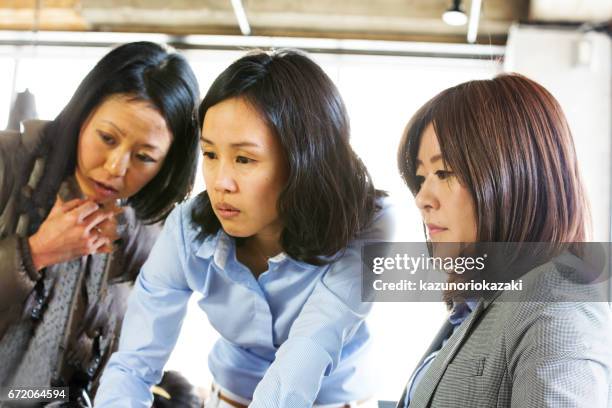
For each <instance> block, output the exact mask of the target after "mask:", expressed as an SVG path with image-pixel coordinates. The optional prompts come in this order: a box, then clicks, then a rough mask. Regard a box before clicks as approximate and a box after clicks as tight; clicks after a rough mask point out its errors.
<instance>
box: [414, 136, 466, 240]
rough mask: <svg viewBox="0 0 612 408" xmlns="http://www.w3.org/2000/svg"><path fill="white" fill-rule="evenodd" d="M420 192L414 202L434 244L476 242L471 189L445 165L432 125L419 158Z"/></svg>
mask: <svg viewBox="0 0 612 408" xmlns="http://www.w3.org/2000/svg"><path fill="white" fill-rule="evenodd" d="M416 175H417V179H418V180H419V182H420V189H419V192H418V193H417V195H416V197H415V200H416V204H417V206H418V207H419V210H420V211H421V215H422V217H423V222H424V223H425V224H426V225H427V234H428V236H429V239H430V240H431V241H433V242H463V243H472V242H476V236H477V233H476V230H477V223H476V211H475V206H474V200H473V198H472V196H471V194H470V192H469V191H468V189H467V188H466V187H465V186H463V185H461V183H459V180H458V179H457V177H456V176H455V173H454V172H453V169H451V168H449V167H448V166H446V165H445V163H444V161H443V159H442V152H441V151H440V144H439V143H438V137H437V136H436V133H435V131H434V128H433V126H432V125H431V124H430V125H429V126H427V128H426V129H425V131H424V132H423V136H422V138H421V145H420V146H419V152H418V157H417V171H416Z"/></svg>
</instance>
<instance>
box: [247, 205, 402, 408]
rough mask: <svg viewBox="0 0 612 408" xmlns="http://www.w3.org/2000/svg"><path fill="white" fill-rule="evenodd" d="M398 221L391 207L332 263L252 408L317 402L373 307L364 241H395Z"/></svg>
mask: <svg viewBox="0 0 612 408" xmlns="http://www.w3.org/2000/svg"><path fill="white" fill-rule="evenodd" d="M393 220H394V218H393V217H392V216H391V211H390V209H389V208H383V209H382V210H381V211H380V212H379V213H378V214H377V215H376V219H375V221H374V223H373V225H372V226H371V227H370V228H369V229H368V230H367V231H365V232H363V233H362V234H361V235H360V236H359V237H358V240H355V241H353V242H352V243H351V244H350V245H349V247H347V249H346V251H345V252H344V254H343V255H342V257H341V258H340V259H338V260H337V261H336V262H334V263H333V264H332V265H331V266H330V269H329V271H328V272H327V273H326V274H325V276H324V277H323V279H322V280H321V281H320V282H319V283H318V284H317V285H316V287H315V289H314V291H313V293H312V294H311V295H310V297H309V298H308V301H307V302H306V304H305V305H304V307H303V309H302V311H301V312H300V315H299V316H298V317H297V319H296V320H295V322H294V323H293V325H292V326H291V330H290V332H289V337H288V339H287V340H286V341H285V342H284V343H283V344H282V345H281V347H280V348H279V350H278V352H277V353H276V358H275V360H274V362H273V363H272V364H271V365H270V367H269V369H268V370H267V372H266V374H265V376H264V377H263V379H262V380H261V382H260V383H259V385H258V386H257V388H256V389H255V393H254V395H253V402H252V403H251V405H250V407H251V408H263V407H292V408H301V407H311V406H312V405H313V403H314V401H315V400H316V397H317V394H318V392H319V388H320V386H321V381H322V379H323V376H326V375H329V374H330V373H331V372H332V371H333V370H334V368H335V367H337V365H338V362H339V360H340V355H341V352H342V348H343V346H344V345H345V344H346V343H347V342H348V341H349V340H350V339H351V338H352V337H353V335H354V334H355V332H356V331H357V329H358V328H359V327H360V325H361V324H362V323H363V321H364V319H365V318H366V316H367V314H368V313H369V311H370V309H371V306H372V304H371V303H366V302H362V301H361V269H362V265H361V247H362V245H363V244H364V242H365V241H385V240H390V239H391V237H392V233H393V224H394V222H393Z"/></svg>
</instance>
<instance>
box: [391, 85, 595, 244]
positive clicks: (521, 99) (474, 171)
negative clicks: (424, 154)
mask: <svg viewBox="0 0 612 408" xmlns="http://www.w3.org/2000/svg"><path fill="white" fill-rule="evenodd" d="M429 124H433V127H434V130H435V133H436V136H437V138H438V142H439V144H440V150H441V153H442V157H443V160H444V163H445V165H447V166H449V167H450V168H451V169H453V172H454V173H455V174H456V176H457V178H458V180H459V182H460V183H461V184H462V185H464V186H465V187H466V188H467V189H468V190H469V192H470V193H471V195H472V197H473V199H474V203H475V211H476V214H475V215H476V220H477V241H480V242H550V243H558V244H561V243H570V242H582V241H585V240H586V239H587V236H588V229H589V226H590V214H589V207H588V203H587V200H586V194H585V191H584V187H583V184H582V181H581V178H580V174H579V170H578V164H577V159H576V153H575V149H574V143H573V140H572V135H571V132H570V129H569V126H568V124H567V121H566V119H565V116H564V114H563V112H562V110H561V107H560V106H559V103H558V102H557V101H556V100H555V98H554V97H553V96H552V95H551V94H550V93H549V92H548V91H547V90H546V89H545V88H544V87H542V86H541V85H539V84H538V83H536V82H534V81H532V80H530V79H528V78H526V77H524V76H522V75H518V74H502V75H499V76H497V77H495V78H493V79H490V80H479V81H470V82H465V83H463V84H460V85H457V86H455V87H453V88H449V89H447V90H445V91H442V92H441V93H439V94H438V95H437V96H435V97H434V98H432V99H431V100H429V101H428V102H427V103H426V104H425V105H423V107H421V108H420V109H419V110H418V111H417V113H416V114H415V115H414V116H413V117H412V119H411V120H410V122H409V123H408V125H407V127H406V130H405V132H404V135H403V137H402V140H401V143H400V146H399V151H398V166H399V171H400V173H401V176H402V178H403V179H404V181H405V182H406V184H407V185H408V187H409V188H410V190H411V191H412V194H413V195H416V194H417V193H418V191H419V183H418V181H417V177H416V169H417V155H418V150H419V146H420V143H421V138H422V135H423V131H424V130H425V128H426V127H427V126H428V125H429Z"/></svg>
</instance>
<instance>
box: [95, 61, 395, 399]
mask: <svg viewBox="0 0 612 408" xmlns="http://www.w3.org/2000/svg"><path fill="white" fill-rule="evenodd" d="M199 117H200V123H201V125H202V136H201V142H202V143H201V145H202V146H201V147H202V152H203V155H204V157H203V159H204V165H203V167H204V178H205V182H206V191H205V192H203V193H202V194H200V195H199V196H197V197H196V198H194V199H193V200H191V201H189V202H187V203H185V204H183V205H181V206H179V207H178V208H176V209H175V210H174V211H173V213H172V214H171V215H170V216H169V218H168V220H167V221H166V224H165V227H164V230H163V232H162V234H161V236H160V238H159V240H158V241H157V243H156V245H155V247H154V249H153V251H152V253H151V256H150V257H149V259H148V261H147V263H146V264H145V266H144V267H143V270H142V272H141V274H140V275H139V278H138V281H137V283H136V285H135V289H134V292H133V293H132V296H131V298H130V302H129V306H128V312H127V316H126V319H125V324H124V327H123V332H122V333H123V335H122V338H121V343H120V348H119V351H118V352H117V353H115V354H114V355H113V357H112V358H111V361H110V363H109V365H108V368H107V370H106V371H105V373H104V376H103V379H102V384H101V387H100V391H99V392H98V399H97V400H96V402H97V404H96V405H97V406H104V407H106V406H112V407H118V406H126V407H127V406H130V407H136V406H139V407H140V406H142V407H146V406H150V403H151V393H150V391H149V389H150V387H151V385H153V384H155V383H156V382H157V381H159V378H160V377H161V373H162V369H163V366H164V364H165V363H166V360H167V358H168V355H169V354H170V352H171V351H172V348H173V346H174V344H175V341H176V338H177V336H178V334H179V331H180V327H181V322H182V319H183V317H184V314H185V311H186V307H187V301H188V299H189V297H190V296H191V294H192V293H193V292H197V293H198V294H200V296H201V299H200V301H199V305H200V306H201V307H202V309H203V310H204V311H205V312H206V314H207V316H208V319H209V320H210V323H211V324H212V325H213V326H214V327H215V328H216V329H217V330H218V331H219V333H220V334H221V338H220V340H219V341H218V342H217V343H216V344H215V346H214V347H213V349H212V351H211V353H210V355H209V359H208V364H209V368H210V370H211V372H212V374H213V377H214V382H215V384H214V392H213V395H212V397H211V400H210V401H209V403H208V404H207V405H206V406H207V407H209V406H213V407H243V406H247V405H249V406H250V407H291V408H299V407H311V406H313V405H314V406H325V407H330V408H331V407H344V406H350V404H353V406H355V405H359V404H360V403H361V404H362V405H363V406H365V404H363V401H364V400H367V399H368V398H370V397H371V396H372V394H373V389H372V381H371V377H370V374H369V373H370V372H371V370H368V366H367V358H366V357H367V350H368V346H369V343H370V335H369V332H368V329H367V326H366V324H365V323H364V319H365V317H366V316H367V314H368V312H369V310H370V304H368V303H365V302H362V301H361V243H362V242H363V241H365V240H389V239H390V236H391V230H392V228H391V222H390V219H389V216H388V211H387V209H386V205H385V203H384V202H383V200H382V196H383V195H384V194H383V193H381V192H379V191H377V190H375V188H374V186H373V185H372V182H371V180H370V177H369V175H368V172H367V170H366V168H365V167H364V165H363V163H362V162H361V161H360V160H359V158H358V157H357V156H356V154H355V153H354V152H353V151H352V149H351V147H350V145H349V140H348V139H349V123H348V117H347V114H346V110H345V107H344V104H343V102H342V99H341V97H340V95H339V93H338V91H337V89H336V87H335V86H334V85H333V83H332V81H331V80H330V79H329V77H328V76H327V75H326V74H325V73H324V72H323V70H322V69H321V68H320V67H319V66H317V65H316V64H315V63H314V62H312V61H311V60H310V59H309V58H307V57H306V56H304V55H303V54H301V53H298V52H296V51H289V50H285V51H279V52H274V53H264V52H257V53H255V54H250V55H247V56H245V57H243V58H241V59H239V60H238V61H236V62H234V63H233V64H232V65H231V66H230V67H228V68H227V69H226V70H225V71H224V72H223V73H222V74H221V75H220V76H219V77H218V78H217V79H216V80H215V82H214V83H213V85H212V86H211V88H210V90H209V91H208V94H207V95H206V97H205V98H204V100H203V102H202V104H201V106H200V110H199Z"/></svg>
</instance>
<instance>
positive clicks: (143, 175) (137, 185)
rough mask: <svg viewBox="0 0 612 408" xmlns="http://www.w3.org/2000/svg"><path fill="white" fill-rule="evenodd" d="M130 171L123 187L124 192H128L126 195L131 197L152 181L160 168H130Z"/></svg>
mask: <svg viewBox="0 0 612 408" xmlns="http://www.w3.org/2000/svg"><path fill="white" fill-rule="evenodd" d="M130 170H131V171H130V172H129V173H128V177H127V179H126V180H125V187H126V190H128V191H127V193H128V194H129V195H133V194H136V193H137V192H138V191H140V189H141V188H143V187H144V186H146V185H147V184H148V183H149V182H150V181H151V180H153V179H154V178H155V176H157V174H158V173H159V171H160V170H161V166H157V167H155V168H154V169H152V168H149V169H142V168H141V169H138V168H132V169H130Z"/></svg>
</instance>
